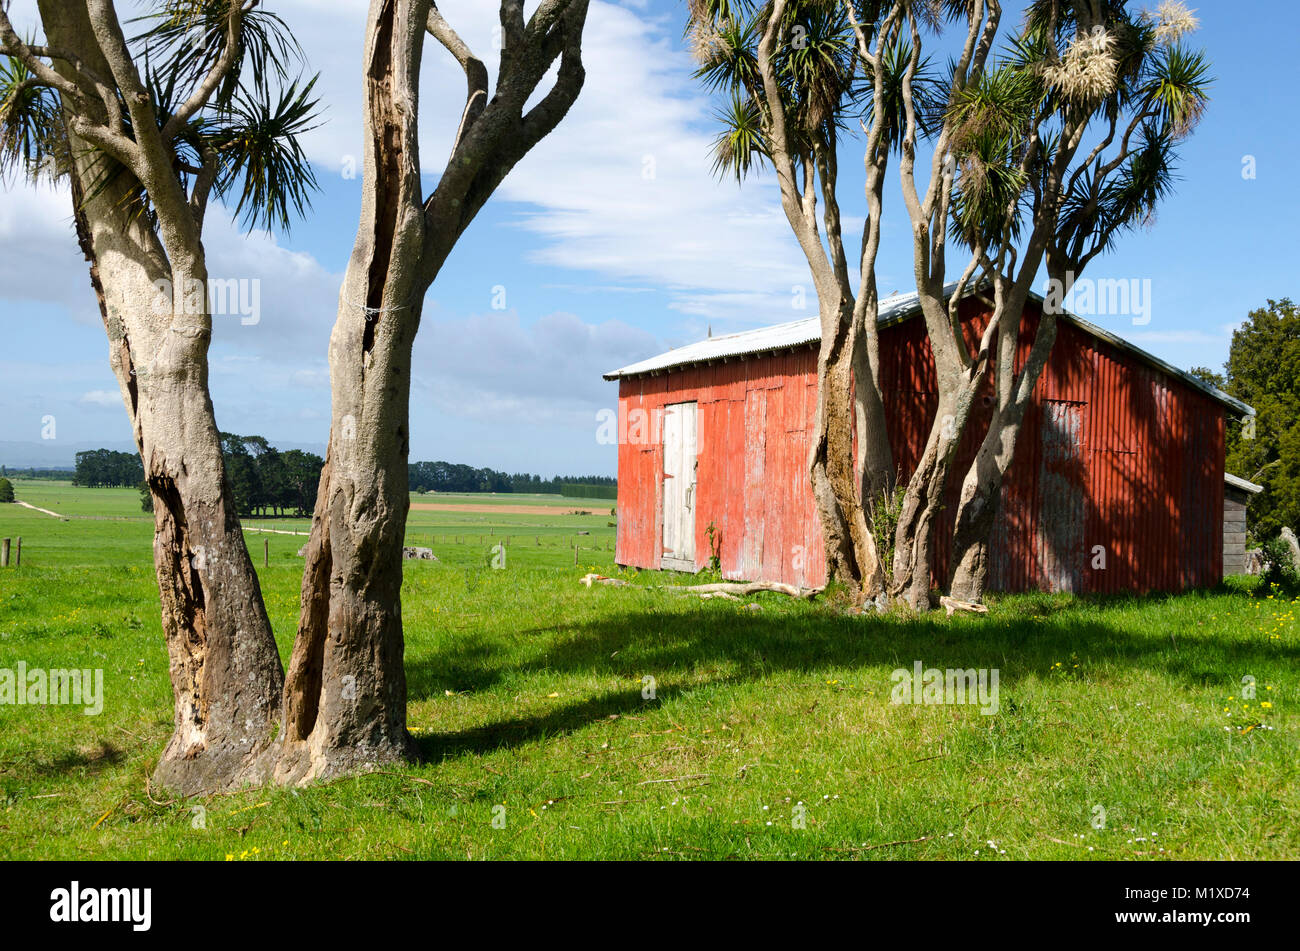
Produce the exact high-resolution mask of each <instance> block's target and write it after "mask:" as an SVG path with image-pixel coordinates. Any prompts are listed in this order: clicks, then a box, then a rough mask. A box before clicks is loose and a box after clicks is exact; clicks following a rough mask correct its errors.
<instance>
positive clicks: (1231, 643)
mask: <svg viewBox="0 0 1300 951" xmlns="http://www.w3.org/2000/svg"><path fill="white" fill-rule="evenodd" d="M15 487H16V491H17V493H18V497H19V498H20V499H23V500H24V501H29V502H31V503H32V504H34V505H39V506H41V507H43V508H50V509H52V510H54V511H57V512H60V513H63V514H65V515H72V516H90V515H116V516H121V517H127V516H131V517H132V518H133V520H130V521H108V520H99V519H92V518H76V517H74V518H71V519H69V520H68V521H60V520H57V519H53V518H50V517H49V516H46V515H41V514H40V513H37V512H33V511H30V510H26V509H21V508H19V507H18V506H0V535H3V536H17V535H21V536H23V564H22V567H20V568H17V569H8V570H5V571H3V572H0V667H5V668H13V667H15V666H16V665H17V663H18V662H19V661H24V662H25V663H26V664H27V666H28V667H29V668H33V667H44V668H63V667H74V666H75V667H83V668H84V667H102V668H103V670H104V692H105V700H104V708H103V712H102V713H101V714H100V715H98V716H85V715H83V713H82V711H81V709H80V708H72V707H67V706H13V705H0V802H2V803H3V810H2V811H0V829H3V831H4V833H5V835H4V836H3V839H2V841H3V844H2V845H0V856H2V857H8V858H65V859H86V858H103V859H117V858H164V859H165V858H191V859H217V860H224V859H227V858H233V859H235V860H240V859H242V860H265V859H277V858H325V859H363V858H364V859H379V858H406V857H412V858H417V857H418V858H444V857H451V858H455V857H469V858H554V859H559V858H647V857H661V858H750V857H753V858H759V857H764V858H828V857H835V858H868V859H907V858H929V859H968V860H974V861H998V860H1007V859H1026V858H1035V859H1038V858H1086V859H1094V858H1096V859H1119V858H1134V857H1137V858H1147V859H1161V858H1180V859H1189V858H1205V859H1230V858H1295V857H1300V782H1298V781H1297V780H1298V779H1300V746H1298V744H1297V727H1300V714H1298V713H1297V711H1298V710H1300V703H1298V701H1300V696H1298V694H1297V684H1296V671H1297V664H1296V660H1297V647H1298V646H1300V636H1298V635H1300V626H1298V625H1297V621H1296V611H1297V608H1298V607H1300V604H1298V603H1297V601H1296V600H1295V599H1294V597H1290V598H1289V597H1288V596H1287V595H1284V594H1282V593H1280V592H1277V593H1272V594H1270V593H1269V592H1251V591H1250V590H1249V589H1248V587H1247V586H1245V585H1238V586H1235V587H1231V588H1228V587H1225V588H1224V589H1222V590H1218V591H1214V592H1204V593H1194V594H1187V595H1181V596H1177V597H1160V596H1155V597H1151V598H1142V599H1139V598H1132V599H1128V598H1125V599H1111V600H1106V601H1079V600H1075V599H1071V598H1068V597H1047V596H1017V597H1008V598H1004V599H1001V600H999V601H997V602H996V603H995V604H994V605H993V608H992V611H991V613H990V615H989V616H988V617H986V618H982V619H972V618H963V617H955V618H953V619H951V620H949V619H947V618H945V617H944V616H943V615H942V613H936V614H933V615H930V616H927V617H924V618H920V619H904V618H901V617H884V618H879V617H852V616H847V615H845V614H844V613H842V611H841V610H840V609H839V606H838V605H836V604H835V602H834V598H829V599H821V600H819V601H817V602H814V603H812V604H805V603H796V602H792V601H790V600H789V599H784V598H782V597H781V596H778V595H762V596H759V597H757V598H753V599H748V600H749V603H754V604H758V605H759V606H760V609H759V610H753V609H751V608H749V607H748V606H747V605H746V604H737V603H734V602H727V601H717V600H713V601H701V600H699V599H697V598H692V597H686V596H681V595H675V594H672V593H669V592H665V591H662V590H658V589H656V588H654V587H652V586H653V585H658V584H663V583H664V582H665V580H666V578H665V577H664V576H662V575H659V574H656V573H651V572H645V573H640V574H637V573H634V572H626V573H624V575H623V576H624V577H626V578H628V579H629V580H631V581H632V582H633V587H631V588H607V587H601V586H596V587H594V588H592V589H588V588H586V587H584V586H583V585H581V584H580V583H579V581H578V579H579V578H580V577H581V576H582V575H583V574H585V573H586V572H587V571H589V570H592V569H595V570H599V571H602V572H604V573H607V574H608V573H614V572H616V571H617V569H616V568H615V567H614V566H613V563H612V562H613V553H612V551H609V550H607V548H606V546H607V545H608V543H609V542H610V540H611V538H612V533H613V529H612V528H610V527H609V524H608V523H609V522H610V521H611V519H610V517H609V505H610V503H608V502H604V501H602V500H591V499H563V500H560V499H557V497H553V496H552V497H509V496H505V497H502V496H498V497H496V499H495V500H492V499H491V498H490V497H488V498H485V497H482V496H468V497H465V498H466V500H467V501H469V502H471V503H473V504H475V505H478V504H510V503H514V504H519V503H524V504H529V505H542V504H546V505H554V507H555V508H556V509H557V513H556V514H555V515H549V514H547V515H542V514H535V513H530V514H509V513H502V514H496V513H483V512H468V511H466V512H463V513H462V512H443V511H413V512H412V513H411V524H410V528H409V531H408V541H409V543H411V544H420V545H430V544H432V546H433V547H434V549H435V552H436V553H437V554H438V556H439V558H440V560H439V561H438V562H417V563H408V565H407V570H406V578H405V585H404V591H403V617H404V619H405V625H406V637H407V640H406V663H407V671H408V676H409V686H410V711H409V722H410V725H411V728H412V730H413V732H414V733H415V734H416V736H417V738H418V740H419V744H420V747H421V750H422V752H423V754H424V757H425V762H423V763H422V764H419V765H415V766H411V767H409V768H406V769H402V770H396V771H394V772H393V773H391V774H389V773H380V774H371V775H367V776H361V777H355V778H351V779H345V780H341V781H338V782H335V783H332V784H329V785H326V786H316V787H310V788H305V789H297V790H279V789H271V790H258V791H251V792H243V793H238V794H234V795H228V796H218V797H209V798H206V799H195V800H185V801H165V800H158V801H154V799H151V798H150V795H149V794H148V792H147V790H146V784H145V781H146V778H147V776H148V775H149V772H150V769H151V768H152V766H153V764H154V762H155V760H156V758H157V756H158V754H159V753H160V752H161V750H162V748H163V745H164V744H165V742H166V740H167V737H168V735H169V733H170V729H171V688H170V685H169V681H168V678H167V657H166V652H165V650H164V648H163V644H162V635H161V631H160V629H159V622H158V610H157V590H156V587H155V584H154V579H153V571H152V564H151V549H150V545H151V538H152V523H151V522H150V521H149V520H148V518H142V519H135V518H134V516H138V515H139V512H138V499H137V497H136V494H135V492H134V491H130V490H109V489H100V490H80V489H72V488H70V487H67V486H59V485H57V484H52V483H34V482H23V481H20V482H16V483H15ZM450 499H451V497H448V496H440V495H439V496H435V495H428V496H416V497H414V498H413V502H416V503H421V502H443V501H448V500H450ZM132 505H134V506H135V512H134V513H133V512H131V511H130V509H131V507H132ZM574 510H589V511H591V512H592V513H593V514H592V515H578V516H575V515H568V514H565V513H566V512H572V511H574ZM249 525H264V526H266V527H271V528H276V529H280V530H299V531H305V530H306V525H305V523H304V522H300V521H293V520H260V519H250V520H249ZM579 531H583V532H590V534H589V535H578V534H576V533H577V532H579ZM503 535H505V536H508V537H509V539H510V541H509V545H508V549H507V551H508V559H507V566H506V569H505V570H504V571H496V570H490V569H488V568H487V567H486V563H487V557H488V552H489V550H490V548H491V546H492V545H493V544H496V543H498V542H499V541H500V540H501V536H503ZM248 538H249V547H250V549H251V550H252V551H253V552H254V557H255V561H256V562H257V564H258V566H259V571H260V574H261V579H262V587H263V592H264V594H265V596H266V600H267V606H268V609H269V610H270V613H271V619H272V622H273V623H274V625H275V629H276V633H277V637H278V639H279V643H280V648H281V653H282V655H283V656H284V657H285V658H286V659H287V657H288V652H289V648H290V644H291V641H292V637H293V631H294V627H295V623H296V620H297V597H298V585H299V580H300V578H299V575H300V571H301V566H302V562H301V560H300V559H299V558H297V556H296V552H297V549H298V548H299V547H300V546H301V545H302V543H303V540H304V539H302V538H301V537H297V536H291V535H278V534H253V533H250V534H249V535H248ZM263 539H267V540H268V541H269V546H270V564H269V566H268V567H262V540H263ZM575 541H576V542H577V543H578V544H579V546H580V548H579V550H578V555H579V562H580V563H579V565H578V566H577V567H575V566H574V564H573V560H574V550H573V548H572V547H570V546H571V545H572V543H573V542H575ZM539 542H540V544H539ZM678 580H680V577H679V579H678ZM1293 594H1294V593H1292V595H1293ZM918 660H919V661H921V662H922V663H923V664H924V665H925V666H926V667H937V668H949V667H951V668H971V667H974V668H996V669H997V670H998V671H999V673H1000V705H999V710H998V712H997V713H996V714H994V715H990V716H986V715H983V714H981V713H980V710H979V708H978V707H977V706H971V705H966V706H963V705H899V704H894V703H891V702H890V693H891V687H892V683H891V678H890V674H891V672H892V671H893V670H894V669H896V668H908V669H910V668H911V667H912V665H913V663H914V662H915V661H918ZM1246 676H1249V677H1253V678H1254V682H1255V684H1256V697H1255V698H1254V699H1243V698H1242V696H1241V694H1242V692H1243V690H1242V678H1243V677H1246ZM647 677H652V678H653V679H654V691H653V694H654V695H653V697H649V698H647V697H646V696H644V695H643V694H644V693H649V692H650V691H649V690H648V685H647V682H646V680H645V679H644V678H647ZM1262 704H1268V706H1264V705H1262ZM155 798H156V794H155ZM1097 807H1101V810H1104V818H1105V822H1104V828H1096V827H1095V824H1096V823H1097V822H1099V820H1100V818H1101V816H1102V814H1103V813H1102V812H1100V811H1098V809H1097ZM990 843H996V844H995V845H990Z"/></svg>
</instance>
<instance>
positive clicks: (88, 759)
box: [30, 740, 126, 776]
mask: <svg viewBox="0 0 1300 951" xmlns="http://www.w3.org/2000/svg"><path fill="white" fill-rule="evenodd" d="M125 760H126V754H125V753H123V752H122V750H121V749H120V748H118V747H116V746H114V745H113V744H112V743H109V742H107V741H105V740H99V741H97V742H96V743H95V744H94V745H87V746H78V747H76V748H75V749H70V750H64V751H63V752H61V753H57V754H55V755H54V756H52V757H51V758H50V759H49V760H48V761H46V762H38V763H32V764H31V765H30V769H31V771H32V772H33V773H35V774H37V775H40V776H53V775H67V774H71V773H79V772H86V773H89V774H90V775H92V776H93V775H95V774H98V773H102V772H103V771H104V770H106V769H110V768H112V767H115V766H120V765H121V764H122V763H123V762H125Z"/></svg>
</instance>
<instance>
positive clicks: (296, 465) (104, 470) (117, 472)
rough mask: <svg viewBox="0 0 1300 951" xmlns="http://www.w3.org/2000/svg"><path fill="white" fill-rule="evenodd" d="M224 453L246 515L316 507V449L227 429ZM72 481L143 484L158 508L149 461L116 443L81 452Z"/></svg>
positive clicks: (148, 506) (305, 512)
mask: <svg viewBox="0 0 1300 951" xmlns="http://www.w3.org/2000/svg"><path fill="white" fill-rule="evenodd" d="M221 456H222V458H223V459H224V460H225V462H226V475H227V479H228V481H229V484H230V489H231V493H232V494H233V495H234V497H235V499H234V500H235V511H236V512H238V513H239V514H240V515H259V516H263V517H265V516H272V515H294V516H300V517H305V516H309V515H311V513H312V510H313V509H314V508H315V507H316V486H317V484H318V483H319V482H320V472H321V468H322V467H323V466H324V465H325V460H323V459H322V458H321V457H320V456H318V455H316V454H315V453H311V452H303V451H301V450H299V449H290V450H288V451H286V452H281V451H280V450H278V449H276V448H275V447H274V446H272V445H271V444H270V443H269V442H268V441H267V440H266V439H265V438H264V437H262V436H237V435H235V434H234V433H222V434H221ZM36 471H40V470H36ZM65 475H66V473H65ZM72 482H73V484H74V485H84V486H89V487H94V488H98V487H102V486H123V487H126V486H133V487H136V488H138V489H139V490H140V507H141V509H143V510H144V511H146V512H151V511H153V497H152V495H151V494H150V492H149V486H148V484H147V483H145V481H144V466H143V465H142V464H141V462H140V457H139V456H138V455H137V454H135V453H132V452H115V451H114V450H112V449H89V450H86V451H85V452H79V453H77V466H76V468H75V469H74V470H73V475H72Z"/></svg>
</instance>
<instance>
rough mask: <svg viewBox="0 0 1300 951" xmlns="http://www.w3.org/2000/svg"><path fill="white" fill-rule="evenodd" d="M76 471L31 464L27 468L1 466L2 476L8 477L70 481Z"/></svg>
mask: <svg viewBox="0 0 1300 951" xmlns="http://www.w3.org/2000/svg"><path fill="white" fill-rule="evenodd" d="M75 472H76V470H74V469H36V468H33V467H31V466H28V467H27V468H26V469H10V468H9V467H8V466H0V478H7V479H50V480H57V481H60V482H68V481H70V480H71V479H72V478H73V476H74V475H75Z"/></svg>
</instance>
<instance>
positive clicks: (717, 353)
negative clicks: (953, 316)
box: [605, 294, 1254, 593]
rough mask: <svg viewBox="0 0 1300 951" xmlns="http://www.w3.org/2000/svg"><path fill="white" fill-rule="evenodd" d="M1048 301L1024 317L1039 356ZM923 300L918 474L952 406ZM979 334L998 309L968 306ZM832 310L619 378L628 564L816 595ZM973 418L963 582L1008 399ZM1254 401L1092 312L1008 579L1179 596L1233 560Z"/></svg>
mask: <svg viewBox="0 0 1300 951" xmlns="http://www.w3.org/2000/svg"><path fill="white" fill-rule="evenodd" d="M1040 305H1041V300H1040V299H1037V298H1036V299H1034V300H1033V301H1031V303H1030V304H1029V305H1028V307H1027V309H1026V313H1025V316H1024V320H1023V322H1022V339H1021V358H1022V359H1023V357H1024V355H1026V354H1027V353H1028V348H1029V344H1030V342H1031V341H1032V339H1033V334H1034V330H1035V328H1036V326H1037V322H1038V318H1039V313H1040V311H1039V307H1040ZM918 314H919V310H918V307H917V299H916V295H915V294H912V295H902V296H899V297H895V298H890V299H888V300H886V301H883V302H882V304H881V308H880V322H881V332H880V353H881V387H882V390H883V392H884V397H885V409H886V416H887V420H888V425H889V430H890V439H891V442H892V445H893V449H894V463H895V466H896V467H897V468H898V470H899V471H900V472H901V473H902V475H903V477H904V478H906V477H907V475H908V474H909V473H910V472H911V470H912V468H913V467H914V466H915V463H916V460H917V458H918V456H919V454H920V452H921V450H922V448H923V445H924V442H925V438H926V435H927V433H928V431H929V427H930V425H931V420H932V417H933V413H934V410H935V406H936V405H937V394H936V386H935V380H934V361H933V358H932V357H931V354H930V348H929V342H928V340H927V339H926V334H925V326H924V321H922V320H919V319H912V318H913V317H915V316H917V315H918ZM961 315H962V321H963V326H964V328H965V330H966V333H967V335H968V339H969V340H971V342H972V343H973V342H974V341H975V340H977V339H978V335H979V331H980V330H981V329H982V327H983V326H984V324H985V323H986V321H987V319H988V309H987V306H986V305H985V304H984V303H983V302H982V301H980V300H979V299H978V298H977V297H975V296H970V297H968V298H967V299H965V300H964V301H962V304H961ZM819 338H820V329H819V325H818V321H817V319H816V318H815V317H814V318H810V319H807V320H801V321H794V322H792V323H788V324H781V325H779V326H776V327H771V328H764V329H762V330H757V331H748V332H745V333H739V334H731V335H728V336H725V337H711V338H709V339H707V340H704V341H700V342H699V343H696V344H691V345H690V346H687V347H681V348H679V349H677V350H672V351H669V352H668V353H665V354H661V355H659V356H657V357H652V358H650V359H649V360H645V361H643V362H641V363H637V364H633V365H631V366H628V367H624V368H623V369H621V370H616V371H613V372H611V373H607V374H606V375H605V378H606V379H610V380H618V381H619V421H620V432H619V449H618V477H619V478H618V542H617V560H618V562H619V564H622V565H632V566H636V567H641V568H661V567H663V568H678V569H684V570H697V569H699V568H702V567H705V566H707V565H708V564H709V563H710V559H711V558H712V557H713V556H714V554H715V553H716V556H717V558H718V559H719V562H720V565H721V569H722V574H723V575H724V576H725V577H727V578H734V579H747V580H762V581H781V582H785V583H788V584H795V585H803V586H817V585H820V584H822V583H823V582H824V581H825V564H824V557H823V549H822V538H821V526H820V523H819V522H818V519H817V515H816V511H815V509H814V505H813V499H812V490H811V487H810V484H809V480H808V466H807V462H808V448H809V447H808V439H809V434H810V431H811V429H812V426H813V419H814V414H815V411H816V398H817V372H816V360H817V346H818V341H819ZM992 402H993V400H992V389H991V384H990V388H989V390H988V393H987V394H986V396H985V399H984V400H983V401H982V402H981V405H980V409H979V415H978V417H977V418H976V419H975V420H974V421H973V422H972V425H971V426H970V427H968V430H967V433H966V436H965V439H964V441H963V444H962V446H961V448H960V450H959V452H958V458H957V463H956V465H955V467H954V468H953V470H952V471H953V475H952V477H951V478H950V484H949V504H948V505H947V507H946V508H945V510H944V517H943V518H941V519H940V520H939V523H938V524H937V525H936V530H935V538H934V542H935V544H934V546H933V550H934V564H933V573H934V576H935V579H936V582H941V581H942V579H943V578H944V577H945V576H946V573H947V565H948V555H949V548H950V541H951V529H952V523H951V518H952V513H953V512H954V510H955V508H956V501H957V493H958V491H959V489H960V483H961V478H962V476H963V475H964V473H965V471H966V469H967V466H968V465H969V463H970V461H971V460H972V459H973V457H974V455H975V451H976V448H977V447H978V445H979V442H980V440H981V438H982V437H983V434H984V431H985V429H986V428H987V424H988V419H989V417H990V415H991V407H992ZM1253 413H1254V410H1253V409H1251V408H1250V407H1249V406H1247V405H1246V404H1244V403H1241V402H1240V401H1238V400H1235V399H1233V398H1232V397H1230V396H1227V395H1226V394H1224V393H1222V392H1220V391H1218V390H1216V389H1214V388H1213V387H1211V386H1208V385H1206V384H1204V383H1202V382H1201V381H1200V380H1197V379H1196V378H1194V377H1191V376H1189V375H1188V374H1186V373H1184V372H1183V371H1181V370H1178V369H1177V368H1175V367H1172V366H1170V365H1168V364H1166V363H1164V362H1163V361H1161V360H1159V359H1158V358H1156V357H1154V356H1152V355H1151V354H1148V353H1145V352H1144V351H1142V350H1139V349H1138V348H1137V347H1135V346H1133V345H1132V344H1130V343H1128V342H1127V341H1124V340H1123V339H1122V338H1119V337H1117V336H1115V335H1113V334H1110V333H1108V332H1107V331H1105V330H1102V329H1101V328H1098V327H1096V326H1094V325H1092V324H1089V323H1088V322H1086V321H1084V320H1082V319H1081V318H1078V317H1076V316H1074V315H1070V314H1067V315H1063V316H1062V318H1061V320H1060V322H1059V333H1058V337H1057V341H1056V346H1055V349H1054V350H1053V353H1052V357H1051V361H1050V363H1049V365H1048V367H1047V369H1046V370H1045V372H1044V374H1043V376H1042V378H1041V379H1040V381H1039V385H1038V388H1037V390H1036V392H1035V394H1034V403H1033V405H1032V407H1031V409H1030V411H1029V413H1028V415H1027V418H1026V420H1025V424H1024V429H1023V431H1022V433H1021V437H1020V441H1019V444H1018V448H1017V458H1016V461H1015V463H1014V464H1013V467H1012V470H1011V472H1010V473H1009V474H1008V478H1007V479H1006V481H1005V484H1004V488H1003V496H1002V501H1001V506H1000V509H999V517H998V522H997V525H996V526H995V529H994V539H993V545H992V551H991V564H992V571H991V574H992V576H991V578H990V585H991V587H992V588H993V589H994V590H1001V591H1024V590H1031V589H1042V590H1048V591H1076V592H1080V593H1082V592H1108V591H1150V590H1164V591H1177V590H1182V589H1185V588H1195V587H1205V586H1209V585H1213V584H1216V583H1217V582H1218V581H1219V580H1220V579H1221V578H1222V571H1223V506H1224V495H1223V492H1224V428H1225V424H1226V419H1227V415H1228V414H1233V415H1250V414H1253Z"/></svg>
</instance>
